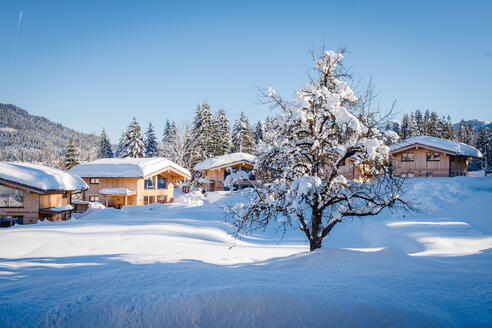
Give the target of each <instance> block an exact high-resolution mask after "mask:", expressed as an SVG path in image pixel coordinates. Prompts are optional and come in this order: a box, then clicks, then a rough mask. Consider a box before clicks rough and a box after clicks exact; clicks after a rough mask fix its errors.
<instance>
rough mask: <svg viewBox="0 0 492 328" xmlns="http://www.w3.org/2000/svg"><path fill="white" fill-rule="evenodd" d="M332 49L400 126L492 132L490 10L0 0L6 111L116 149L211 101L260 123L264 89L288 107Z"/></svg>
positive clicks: (450, 4)
mask: <svg viewBox="0 0 492 328" xmlns="http://www.w3.org/2000/svg"><path fill="white" fill-rule="evenodd" d="M21 10H22V20H21V23H20V25H19V24H18V22H19V13H20V11H21ZM323 42H324V43H325V44H326V46H327V48H332V49H336V48H339V47H340V46H341V45H343V46H346V47H347V48H348V49H349V50H350V51H351V53H350V54H348V55H347V56H346V64H348V65H349V66H351V68H352V71H353V72H356V73H358V74H359V75H360V76H362V77H364V78H366V79H367V78H369V77H372V78H373V80H374V82H375V83H376V86H377V89H378V90H379V102H380V103H381V105H382V106H386V105H388V104H389V103H390V102H391V101H392V99H396V100H397V101H398V107H397V109H398V111H399V112H400V114H399V115H401V113H403V112H407V111H411V110H415V109H416V108H421V109H426V108H429V109H432V110H436V111H438V112H439V113H440V114H442V115H447V114H450V115H451V116H452V118H453V120H455V121H458V120H459V119H461V118H465V119H472V118H480V119H484V120H492V1H405V2H403V1H271V2H267V1H256V2H252V1H223V2H219V1H213V2H209V1H200V2H198V1H196V2H191V1H190V2H185V1H183V2H178V1H173V2H171V1H167V2H166V1H2V2H1V3H0V45H1V48H0V49H1V51H0V74H1V78H0V102H5V103H13V104H15V105H18V106H20V107H22V108H25V109H27V110H28V111H29V112H31V113H33V114H36V115H42V116H46V117H47V118H49V119H51V120H54V121H56V122H59V123H62V124H64V125H66V126H68V127H72V128H75V129H77V130H80V131H84V132H94V133H97V134H98V133H99V132H100V130H101V128H102V127H103V126H104V127H105V128H106V129H107V130H108V131H109V133H110V136H111V138H112V141H116V140H117V139H118V137H119V135H120V134H121V132H122V130H123V129H124V128H125V127H126V126H127V124H128V123H129V122H130V120H131V118H132V117H133V116H136V117H137V119H138V120H139V122H140V123H141V124H142V125H143V126H144V128H146V127H147V124H148V122H149V121H150V120H152V122H153V124H154V126H156V128H157V130H158V133H159V134H160V133H161V131H162V124H163V122H164V121H165V119H166V118H168V117H169V118H171V119H175V120H176V121H177V122H178V123H179V122H182V121H185V120H189V121H191V119H192V116H193V113H194V110H195V107H196V105H197V104H198V103H200V102H203V101H204V100H207V101H208V102H209V103H210V105H211V106H212V109H213V110H217V109H218V108H220V107H223V108H224V109H225V110H226V112H227V114H228V116H229V117H230V119H231V120H232V119H234V118H236V117H238V116H239V112H240V110H241V109H243V110H244V111H245V112H246V113H247V115H248V116H249V118H250V119H251V120H252V121H255V120H259V119H263V118H264V117H265V116H266V115H267V114H268V111H269V109H268V107H267V106H265V105H260V104H259V101H258V96H259V93H258V89H257V87H262V88H263V87H268V86H273V87H274V88H276V89H277V90H278V92H279V93H280V94H281V95H284V96H286V97H291V96H292V95H293V93H294V91H295V90H296V89H297V88H298V87H299V86H300V85H302V84H304V83H305V82H306V81H307V75H306V73H307V72H308V70H309V69H310V67H311V66H312V62H311V58H310V55H309V50H310V49H312V48H313V47H314V48H319V47H320V46H321V45H322V44H323ZM397 117H398V116H397Z"/></svg>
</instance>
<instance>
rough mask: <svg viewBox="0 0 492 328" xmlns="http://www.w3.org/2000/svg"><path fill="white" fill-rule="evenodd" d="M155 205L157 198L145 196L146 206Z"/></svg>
mask: <svg viewBox="0 0 492 328" xmlns="http://www.w3.org/2000/svg"><path fill="white" fill-rule="evenodd" d="M153 203H155V196H144V204H145V205H147V204H153Z"/></svg>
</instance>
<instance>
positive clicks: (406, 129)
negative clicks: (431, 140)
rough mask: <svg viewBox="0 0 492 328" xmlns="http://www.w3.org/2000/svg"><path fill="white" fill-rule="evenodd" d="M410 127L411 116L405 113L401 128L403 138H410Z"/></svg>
mask: <svg viewBox="0 0 492 328" xmlns="http://www.w3.org/2000/svg"><path fill="white" fill-rule="evenodd" d="M409 127H410V118H409V117H408V115H407V114H404V115H403V119H402V121H401V128H400V138H401V139H406V138H409Z"/></svg>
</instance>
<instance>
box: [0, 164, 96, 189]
mask: <svg viewBox="0 0 492 328" xmlns="http://www.w3.org/2000/svg"><path fill="white" fill-rule="evenodd" d="M0 179H4V180H7V181H12V182H15V183H18V184H22V185H26V186H29V187H32V188H35V189H40V190H41V191H73V190H87V189H88V186H87V184H86V183H85V182H84V180H82V179H81V178H80V177H78V176H76V175H73V174H71V173H69V172H65V171H62V170H59V169H55V168H52V167H48V166H44V165H40V164H32V163H13V162H0Z"/></svg>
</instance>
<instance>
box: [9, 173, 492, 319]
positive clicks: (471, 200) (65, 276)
mask: <svg viewBox="0 0 492 328" xmlns="http://www.w3.org/2000/svg"><path fill="white" fill-rule="evenodd" d="M407 195H408V196H409V197H412V198H413V199H415V200H417V201H418V202H419V206H420V208H421V210H422V212H421V213H418V214H416V215H414V216H412V217H402V216H401V215H398V214H397V215H393V214H391V213H390V212H388V211H385V212H383V213H381V214H380V215H378V216H377V217H373V218H367V219H365V220H363V221H361V220H359V219H354V220H351V221H346V222H343V223H340V224H338V225H337V226H336V227H335V228H334V230H333V231H332V233H331V234H330V235H329V236H328V237H327V238H326V239H325V241H324V248H323V249H321V250H319V251H316V252H314V253H309V252H307V250H308V249H309V245H308V243H307V242H306V240H305V238H304V236H303V234H302V232H301V231H299V230H298V229H295V228H293V229H292V231H289V232H287V234H286V235H285V236H283V238H282V235H281V233H275V228H274V227H272V228H271V229H269V230H267V231H264V232H258V233H256V234H253V235H251V236H243V237H242V238H240V239H236V240H235V239H234V238H233V237H232V236H231V235H230V234H229V233H230V232H232V228H231V226H230V225H229V224H227V223H225V222H223V220H222V217H223V211H222V208H221V206H223V205H225V204H227V203H231V202H234V201H236V200H237V199H238V198H240V197H242V196H241V195H240V194H238V193H234V194H230V193H225V192H216V193H210V194H208V195H207V197H203V196H201V195H200V194H199V193H192V194H189V195H182V196H180V197H176V198H177V199H176V203H174V204H154V205H148V206H142V207H127V208H124V209H123V210H115V209H90V210H89V211H88V212H87V213H86V214H85V215H83V216H79V218H78V219H74V220H70V221H68V222H62V223H51V222H43V223H40V224H38V225H32V226H15V227H13V228H8V229H2V230H0V242H1V245H2V248H1V249H0V300H1V302H0V311H1V312H0V313H2V315H1V316H0V326H60V327H61V326H63V327H84V326H96V327H103V326H104V327H111V326H126V327H148V326H159V327H162V326H172V327H190V326H191V327H193V326H200V327H212V326H213V327H249V326H262V327H263V326H265V327H278V326H287V327H301V326H302V327H340V326H351V327H381V326H384V327H386V326H391V327H420V326H426V327H442V326H447V327H448V326H455V327H462V326H470V327H472V326H473V327H487V326H491V325H492V279H491V277H492V251H491V248H492V224H491V223H492V177H480V178H468V177H456V178H432V179H424V178H422V179H412V180H410V181H409V186H408V194H407Z"/></svg>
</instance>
